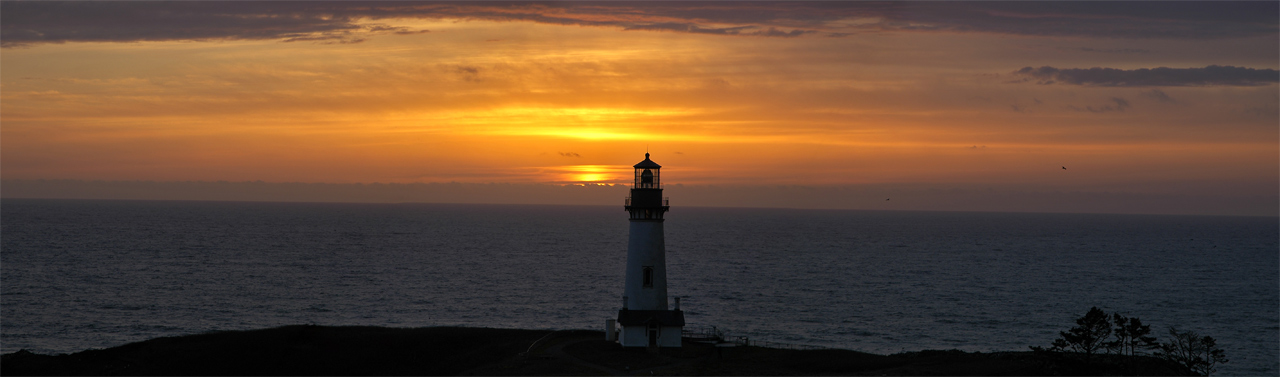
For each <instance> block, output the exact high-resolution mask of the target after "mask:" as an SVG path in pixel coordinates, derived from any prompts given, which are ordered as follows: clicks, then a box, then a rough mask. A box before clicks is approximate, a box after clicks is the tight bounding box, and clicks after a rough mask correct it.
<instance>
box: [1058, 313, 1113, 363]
mask: <svg viewBox="0 0 1280 377" xmlns="http://www.w3.org/2000/svg"><path fill="white" fill-rule="evenodd" d="M1058 334H1059V335H1061V336H1062V337H1061V338H1058V339H1057V340H1054V341H1053V349H1054V350H1066V349H1070V350H1072V351H1075V352H1081V353H1084V356H1085V358H1086V359H1088V358H1091V357H1093V354H1094V353H1097V352H1098V349H1101V348H1102V347H1103V344H1104V343H1105V342H1106V341H1107V337H1109V336H1111V322H1110V321H1108V320H1107V313H1106V312H1103V311H1102V309H1098V307H1096V306H1095V307H1092V308H1089V312H1088V313H1085V315H1084V317H1080V318H1077V319H1076V327H1072V328H1071V329H1070V330H1067V331H1059V332H1058Z"/></svg>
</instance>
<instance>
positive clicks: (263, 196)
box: [0, 179, 1280, 216]
mask: <svg viewBox="0 0 1280 377" xmlns="http://www.w3.org/2000/svg"><path fill="white" fill-rule="evenodd" d="M1217 185H1218V183H1215V184H1214V185H1212V186H1213V187H1217ZM1250 185H1251V186H1252V187H1255V188H1257V189H1255V190H1246V191H1243V192H1237V193H1234V194H1214V193H1210V192H1205V190H1204V189H1203V188H1201V189H1195V188H1194V187H1193V188H1188V189H1187V190H1186V193H1185V194H1168V193H1164V194H1161V193H1150V192H1146V193H1143V192H1121V191H1071V190H1058V189H1050V190H1045V189H1026V188H991V187H978V186H963V185H948V184H878V185H849V186H743V185H727V186H710V185H680V184H673V185H668V186H667V190H666V194H667V195H670V196H671V198H672V204H673V205H675V206H676V210H678V208H679V207H682V206H684V207H758V208H809V209H853V210H910V211H982V212H1061V213H1131V214H1193V215H1243V216H1276V208H1277V207H1278V206H1280V196H1277V195H1275V194H1274V192H1276V191H1275V190H1276V186H1275V182H1261V183H1257V182H1255V183H1253V184H1250ZM627 189H628V187H627V186H625V185H616V186H595V185H589V186H573V185H570V186H559V185H549V184H504V183H409V184H378V183H374V184H330V183H265V182H260V181H259V182H152V181H78V180H13V179H6V180H3V181H0V193H2V194H3V195H2V197H3V198H5V199H14V198H47V199H109V200H215V201H261V202H348V203H492V204H537V205H549V204H550V205H606V206H618V207H621V206H622V203H621V201H620V200H621V199H620V198H623V197H625V196H626V193H627ZM1261 192H1270V194H1265V193H1261ZM885 198H892V199H893V200H892V201H886V200H885ZM676 210H673V212H675V211H676Z"/></svg>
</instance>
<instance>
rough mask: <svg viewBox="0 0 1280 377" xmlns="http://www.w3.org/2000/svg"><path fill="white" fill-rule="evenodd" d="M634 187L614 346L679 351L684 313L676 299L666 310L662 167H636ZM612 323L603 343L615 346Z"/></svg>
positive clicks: (652, 164) (646, 163)
mask: <svg viewBox="0 0 1280 377" xmlns="http://www.w3.org/2000/svg"><path fill="white" fill-rule="evenodd" d="M634 167H635V172H636V176H635V185H634V186H632V188H631V197H629V198H627V201H626V207H625V208H626V210H627V212H629V213H630V214H631V229H630V233H629V234H628V240H627V271H626V290H625V291H624V292H625V294H624V296H622V310H619V311H618V319H617V320H616V326H617V333H616V334H617V340H618V343H619V344H622V346H623V347H650V348H657V347H680V342H681V339H680V336H681V331H682V330H683V329H684V312H682V311H680V298H678V297H677V298H676V299H675V301H676V302H675V308H674V309H668V308H667V261H666V254H667V248H666V244H665V242H664V241H663V232H662V215H663V214H664V213H666V212H667V210H668V209H669V208H670V207H668V206H667V203H668V202H667V199H666V198H663V197H662V181H661V177H660V174H659V170H660V169H661V168H662V166H659V165H658V164H657V163H655V162H653V161H651V160H649V154H648V153H645V154H644V161H641V162H640V163H638V164H636V165H635V166H634ZM613 322H614V321H607V322H606V326H607V327H608V328H607V330H608V335H606V336H607V339H609V340H613V335H614V329H613V326H614V325H615V323H613Z"/></svg>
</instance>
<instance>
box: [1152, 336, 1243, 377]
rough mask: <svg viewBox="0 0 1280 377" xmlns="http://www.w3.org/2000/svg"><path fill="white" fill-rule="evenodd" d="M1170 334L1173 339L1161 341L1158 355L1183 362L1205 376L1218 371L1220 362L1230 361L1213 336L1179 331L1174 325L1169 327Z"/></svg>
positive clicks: (1182, 363) (1176, 361)
mask: <svg viewBox="0 0 1280 377" xmlns="http://www.w3.org/2000/svg"><path fill="white" fill-rule="evenodd" d="M1169 336H1171V337H1173V340H1171V341H1168V342H1165V343H1161V344H1160V351H1159V352H1156V357H1159V358H1163V359H1165V360H1169V361H1172V362H1175V363H1178V364H1181V365H1183V366H1185V367H1187V369H1191V371H1193V372H1196V373H1199V374H1202V375H1205V376H1208V375H1210V374H1213V372H1217V371H1218V370H1217V369H1215V368H1214V366H1215V365H1217V364H1218V363H1226V362H1227V361H1228V360H1227V356H1226V354H1224V353H1223V351H1222V349H1221V348H1218V342H1217V341H1216V340H1214V339H1213V338H1212V337H1208V336H1205V337H1201V336H1200V335H1199V334H1196V333H1195V332H1192V331H1185V332H1179V331H1178V329H1176V328H1174V327H1172V326H1171V327H1169Z"/></svg>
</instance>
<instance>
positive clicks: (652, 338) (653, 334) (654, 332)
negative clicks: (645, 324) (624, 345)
mask: <svg viewBox="0 0 1280 377" xmlns="http://www.w3.org/2000/svg"><path fill="white" fill-rule="evenodd" d="M657 346H658V326H657V325H655V324H652V323H650V324H649V347H657Z"/></svg>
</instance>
